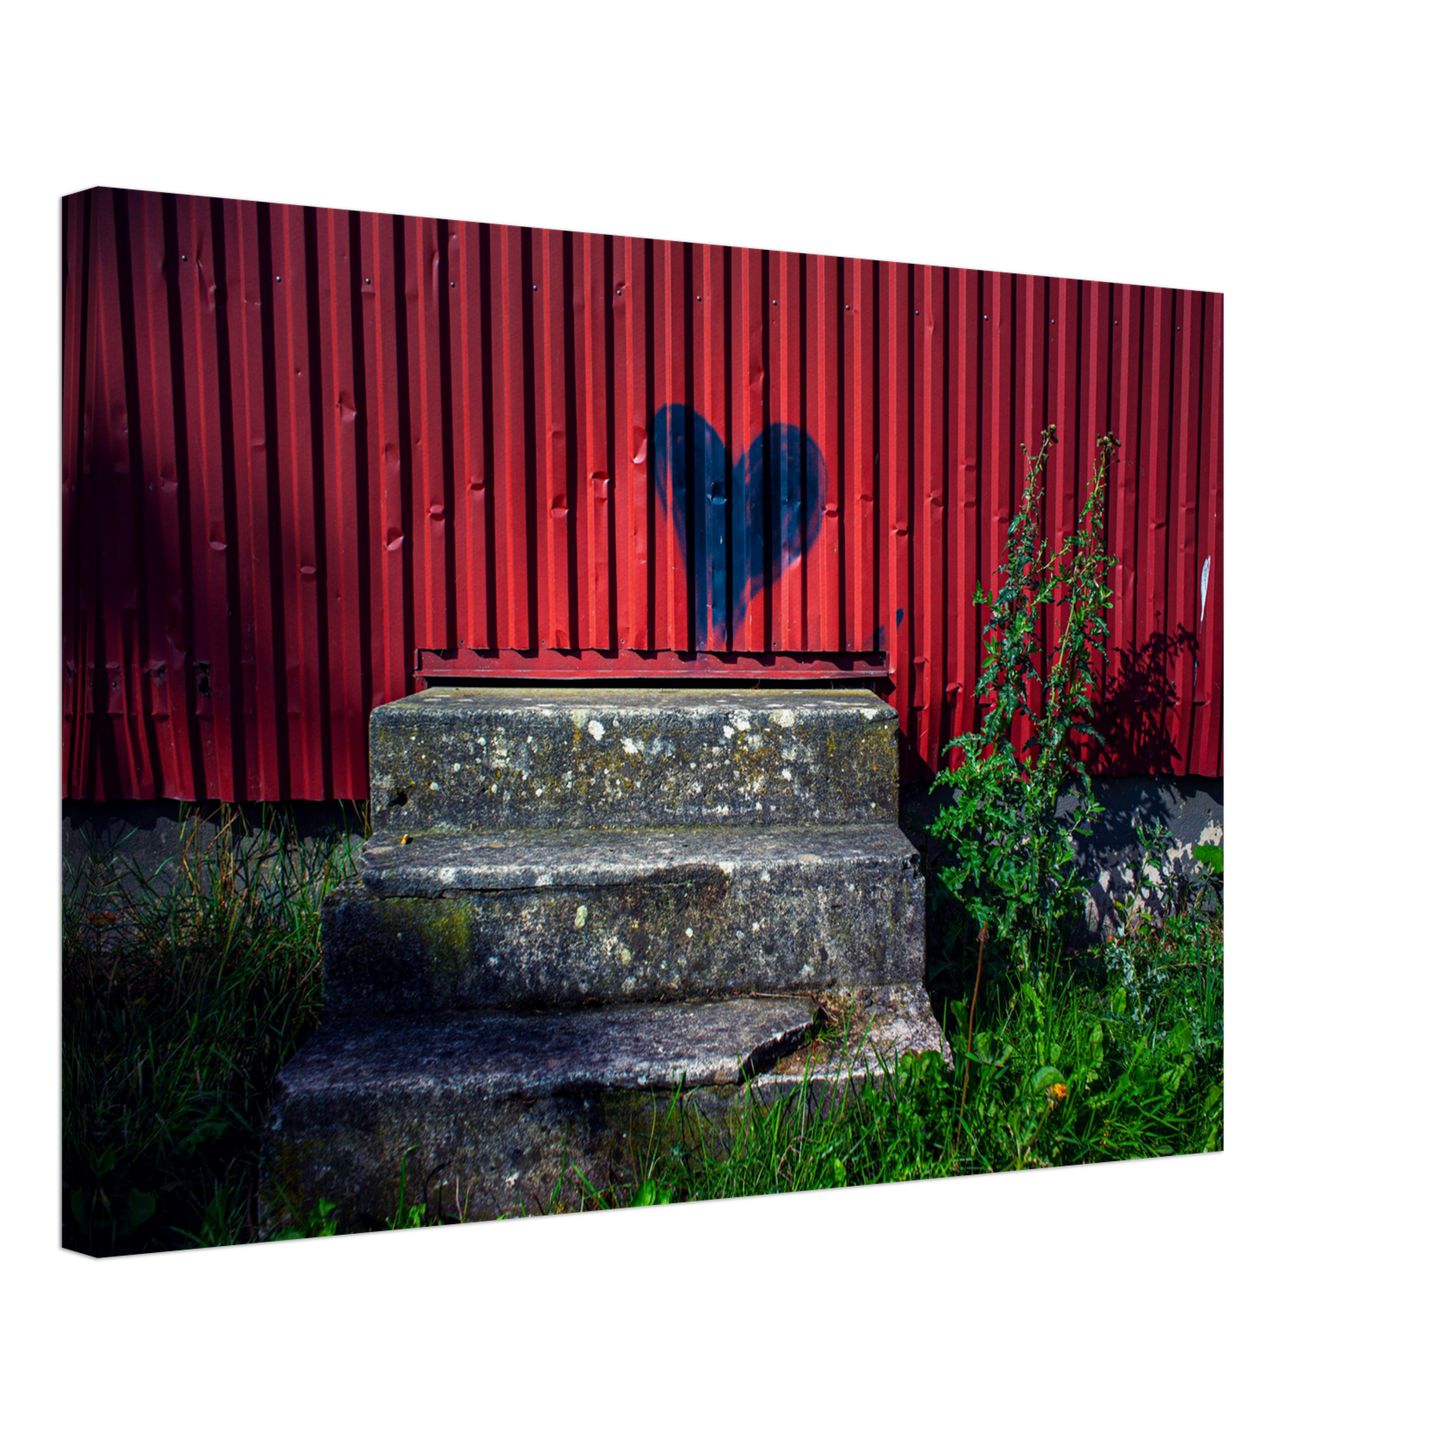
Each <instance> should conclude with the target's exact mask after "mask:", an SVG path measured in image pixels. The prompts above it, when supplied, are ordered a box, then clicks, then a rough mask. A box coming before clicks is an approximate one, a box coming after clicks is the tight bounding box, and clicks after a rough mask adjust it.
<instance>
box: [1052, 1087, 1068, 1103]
mask: <svg viewBox="0 0 1445 1445" xmlns="http://www.w3.org/2000/svg"><path fill="white" fill-rule="evenodd" d="M1049 1093H1050V1094H1052V1095H1053V1096H1054V1098H1055V1099H1056V1100H1058V1099H1067V1098H1068V1097H1069V1086H1068V1085H1067V1084H1050V1085H1049Z"/></svg>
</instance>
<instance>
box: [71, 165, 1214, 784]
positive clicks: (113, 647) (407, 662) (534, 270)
mask: <svg viewBox="0 0 1445 1445" xmlns="http://www.w3.org/2000/svg"><path fill="white" fill-rule="evenodd" d="M62 251H63V255H62V266H63V283H64V284H63V297H64V301H63V311H62V329H63V358H62V360H63V371H62V378H63V379H62V386H63V393H64V394H63V412H62V418H63V421H62V424H63V429H64V434H63V438H62V459H61V496H62V531H63V543H62V546H63V573H62V634H63V678H62V685H63V688H64V723H63V725H64V739H63V741H64V767H65V779H64V789H65V795H66V796H67V797H70V798H86V799H96V800H102V799H120V798H150V797H172V798H192V799H202V798H207V799H236V800H240V799H255V800H261V799H274V800H286V799H316V798H335V797H343V798H344V797H361V796H364V795H365V792H366V787H367V760H366V737H367V734H366V718H367V715H368V713H369V712H370V710H371V709H372V708H373V707H375V706H376V705H378V704H380V703H383V702H387V701H391V700H393V699H395V698H397V697H400V696H403V695H405V694H407V693H409V692H412V691H414V690H415V689H416V688H417V687H418V686H419V685H421V682H422V679H423V678H424V677H425V676H427V675H430V676H434V677H438V678H441V677H448V678H452V679H455V678H465V677H468V676H475V677H485V678H486V679H487V680H488V681H489V682H492V683H494V682H495V681H496V680H497V679H499V678H503V679H504V678H507V677H523V676H536V677H549V678H558V677H563V676H573V677H597V678H610V679H619V678H626V677H635V678H648V677H655V678H658V679H661V680H681V679H686V678H689V677H692V678H698V679H719V680H733V681H735V682H738V681H742V680H744V679H746V681H748V682H752V681H756V680H761V679H767V678H775V679H778V680H783V679H791V680H798V679H804V678H816V679H820V680H827V679H830V678H837V679H842V678H846V677H850V676H851V677H853V678H855V679H860V678H861V679H867V680H868V683H869V685H871V686H874V687H875V688H876V689H877V690H878V691H879V692H880V693H881V694H882V695H883V696H885V697H886V698H887V699H888V700H889V701H890V702H891V703H892V704H893V705H894V707H896V708H897V709H898V713H899V718H900V723H901V726H902V728H903V733H904V767H905V776H918V775H920V774H922V773H925V772H926V771H927V770H928V769H929V768H931V767H934V766H936V765H937V763H938V761H939V752H940V748H941V746H942V744H944V743H945V742H946V741H947V740H948V739H949V738H951V737H953V736H955V735H956V734H958V733H960V732H963V731H965V730H967V729H969V728H971V727H973V726H974V725H976V723H977V722H978V720H979V709H978V704H977V703H976V701H975V700H974V697H973V688H974V683H975V679H976V677H977V673H978V668H979V662H980V654H981V648H982V628H981V623H982V618H981V615H980V611H979V609H978V608H976V607H974V606H973V605H972V601H971V599H972V596H973V592H974V589H975V587H976V585H977V584H978V583H979V582H980V581H984V582H985V583H987V582H988V580H989V578H990V577H991V575H992V573H993V571H994V569H995V568H996V567H997V566H998V564H999V561H1000V560H1001V558H1002V556H1003V550H1004V541H1005V534H1006V530H1007V526H1008V520H1009V517H1010V515H1011V512H1012V508H1013V504H1014V501H1015V499H1016V498H1017V495H1018V491H1019V487H1020V483H1021V479H1022V475H1023V464H1022V453H1021V451H1020V444H1021V443H1025V444H1027V445H1029V446H1033V445H1034V444H1035V443H1036V441H1037V438H1038V434H1039V432H1040V430H1041V429H1042V428H1043V426H1044V425H1045V424H1046V423H1047V422H1049V421H1053V422H1056V423H1057V424H1058V426H1059V429H1060V434H1061V445H1060V447H1059V449H1058V451H1057V452H1056V453H1055V459H1054V461H1053V462H1052V463H1051V465H1050V472H1049V483H1048V485H1049V493H1048V504H1047V519H1048V526H1049V530H1050V533H1051V535H1052V537H1053V539H1054V541H1055V542H1057V541H1059V540H1060V539H1061V538H1062V537H1063V536H1064V535H1065V534H1066V533H1067V532H1068V531H1069V530H1071V529H1072V527H1073V525H1074V523H1075V520H1076V517H1077V512H1078V508H1079V506H1080V505H1081V503H1082V499H1083V491H1084V484H1085V481H1086V479H1087V477H1088V474H1089V470H1090V463H1091V461H1092V456H1093V439H1094V437H1095V436H1096V435H1097V434H1098V433H1100V432H1102V431H1104V430H1105V429H1106V428H1111V429H1112V430H1113V431H1114V432H1115V433H1116V434H1117V435H1118V436H1119V437H1120V438H1121V439H1122V441H1123V452H1122V456H1121V461H1120V462H1119V464H1118V466H1117V467H1116V469H1115V473H1114V478H1113V484H1112V489H1111V495H1110V505H1109V516H1108V537H1109V550H1110V551H1111V552H1112V553H1114V554H1115V555H1116V556H1118V557H1119V559H1120V562H1119V565H1118V567H1117V568H1116V569H1115V570H1114V573H1113V578H1112V580H1113V585H1114V589H1115V596H1116V605H1115V611H1114V613H1113V615H1112V628H1113V633H1112V643H1113V645H1112V648H1111V652H1110V658H1109V664H1108V677H1107V684H1106V690H1105V696H1104V698H1103V706H1102V709H1101V722H1102V726H1103V731H1104V732H1105V735H1106V737H1107V738H1108V748H1107V750H1106V751H1105V753H1104V754H1103V755H1102V756H1101V757H1100V758H1098V759H1096V762H1097V763H1098V765H1099V766H1100V767H1101V769H1102V770H1104V771H1108V772H1114V773H1137V772H1149V771H1153V772H1164V773H1175V774H1186V773H1193V774H1203V775H1206V776H1216V775H1218V774H1219V773H1220V771H1221V767H1222V763H1221V739H1222V730H1223V636H1222V624H1223V580H1224V562H1223V550H1222V547H1223V533H1222V513H1223V451H1222V442H1223V412H1222V378H1223V360H1222V358H1223V349H1222V348H1223V341H1222V326H1223V302H1222V298H1221V297H1220V296H1218V295H1216V294H1212V293H1203V292H1191V291H1172V290H1167V289H1161V288H1155V287H1140V286H1126V285H1117V284H1109V283H1103V282H1082V281H1065V280H1057V279H1054V278H1049V277H1037V276H1016V275H1010V274H1007V273H999V272H981V271H972V270H959V269H954V268H947V267H934V266H923V265H903V264H898V263H885V262H873V261H863V260H857V259H852V258H839V257H833V256H813V255H806V256H805V255H798V254H795V253H788V252H776V251H756V250H749V249H744V248H739V247H729V246H715V245H692V244H684V243H680V242H664V241H649V240H643V239H638V238H633V237H616V236H601V235H587V234H581V233H571V232H560V231H542V230H529V229H526V228H517V227H503V226H487V225H480V224H476V223H473V222H455V221H446V220H435V219H425V218H418V217H408V216H390V215H378V214H372V213H364V212H352V211H331V210H324V209H322V210H318V209H313V208H310V207H294V206H279V205H267V204H265V203H257V202H241V201H226V200H218V199H211V198H203V197H193V196H171V195H159V194H154V193H145V192H127V191H113V190H105V189H97V190H93V191H87V192H83V193H80V194H78V195H75V196H70V197H67V198H66V200H65V201H64V203H63V218H62Z"/></svg>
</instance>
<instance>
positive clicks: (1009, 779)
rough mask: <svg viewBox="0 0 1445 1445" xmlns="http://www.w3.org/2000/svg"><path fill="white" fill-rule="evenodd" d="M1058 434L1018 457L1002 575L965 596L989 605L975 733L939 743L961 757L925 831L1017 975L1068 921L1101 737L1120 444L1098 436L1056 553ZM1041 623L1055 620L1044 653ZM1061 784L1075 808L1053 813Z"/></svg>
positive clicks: (948, 881)
mask: <svg viewBox="0 0 1445 1445" xmlns="http://www.w3.org/2000/svg"><path fill="white" fill-rule="evenodd" d="M1057 439H1058V429H1057V427H1055V426H1054V425H1052V424H1050V425H1049V426H1048V427H1046V428H1045V429H1044V431H1043V434H1042V438H1041V442H1040V446H1039V450H1038V452H1037V453H1035V454H1033V455H1028V454H1027V452H1026V456H1025V460H1026V463H1027V468H1026V473H1025V478H1024V490H1023V496H1022V498H1021V501H1020V505H1019V509H1018V511H1017V513H1016V514H1015V516H1014V517H1013V519H1012V521H1011V522H1010V523H1009V529H1008V539H1007V547H1006V554H1005V560H1004V562H1003V564H1002V565H1001V567H1000V568H999V572H1000V576H1001V579H1002V580H1001V582H1000V585H999V587H998V589H997V590H996V591H994V592H991V593H990V592H988V591H986V590H985V589H984V587H983V586H982V584H980V585H979V587H978V589H977V592H976V594H975V597H974V601H975V603H976V604H977V605H979V606H982V607H986V608H987V609H988V623H987V626H986V628H985V632H984V637H985V644H986V648H987V651H986V655H985V658H984V663H983V666H982V668H981V670H980V675H979V681H978V687H977V696H978V697H979V699H980V700H981V701H983V703H984V704H985V708H986V711H985V714H984V717H983V723H982V727H981V729H980V731H979V732H977V733H973V734H967V735H964V736H962V737H958V738H955V739H953V741H952V742H950V743H949V744H948V745H947V748H946V750H945V751H946V752H955V751H956V752H957V753H958V754H959V755H960V757H959V759H958V761H956V762H955V764H954V766H952V767H951V768H947V769H945V770H943V771H942V772H940V773H939V775H938V777H937V779H936V780H935V782H934V787H935V788H942V789H946V790H948V792H949V793H950V795H951V798H950V801H949V803H948V804H946V805H945V806H944V808H943V809H942V810H941V811H940V812H939V814H938V816H937V818H936V819H935V820H934V822H933V823H932V824H931V825H930V832H931V833H932V835H933V836H934V837H935V838H937V839H938V840H939V841H940V842H942V843H943V844H944V847H945V850H946V854H947V861H946V863H945V864H944V866H943V867H942V868H941V869H940V870H939V872H938V875H937V876H938V880H939V882H940V883H941V884H942V885H943V887H944V888H945V889H946V890H947V891H948V893H949V894H950V895H951V896H952V897H953V898H954V899H955V900H956V902H957V905H958V906H959V908H960V909H961V911H962V913H963V915H964V917H965V918H966V919H967V920H968V922H969V923H971V924H972V927H973V932H974V936H975V937H979V938H983V937H985V936H986V937H987V938H988V939H989V940H991V942H992V945H993V947H994V948H995V949H996V950H997V951H999V952H1000V953H1002V954H1003V955H1004V957H1005V958H1007V959H1008V960H1011V961H1015V962H1018V963H1020V964H1022V965H1024V966H1025V967H1027V966H1029V965H1030V964H1035V963H1038V962H1039V961H1040V960H1042V959H1043V958H1045V957H1047V956H1048V954H1049V953H1050V951H1051V949H1052V948H1054V947H1055V946H1056V945H1057V944H1058V943H1059V942H1060V941H1061V940H1062V939H1063V938H1065V937H1066V936H1067V933H1068V930H1069V928H1070V927H1071V926H1072V924H1073V922H1074V920H1075V918H1076V917H1077V913H1078V909H1079V906H1080V902H1081V897H1080V890H1079V886H1078V874H1077V869H1076V867H1075V861H1074V860H1075V849H1074V838H1075V836H1076V835H1078V834H1081V833H1087V832H1088V831H1089V828H1090V825H1091V823H1092V821H1093V819H1094V818H1095V817H1097V816H1098V814H1099V812H1100V811H1101V810H1100V807H1099V804H1098V803H1097V802H1096V800H1095V799H1094V795H1093V789H1092V786H1091V783H1090V779H1089V774H1088V771H1087V769H1086V768H1085V767H1084V765H1083V762H1082V760H1081V757H1080V753H1079V748H1078V740H1079V739H1082V738H1084V737H1094V738H1098V737H1099V733H1098V731H1097V729H1096V728H1095V727H1094V725H1093V722H1092V719H1093V716H1094V703H1095V697H1096V695H1097V692H1098V687H1099V682H1100V678H1101V676H1102V667H1103V657H1104V648H1105V646H1106V644H1107V639H1108V623H1107V619H1106V617H1105V613H1106V612H1107V611H1108V610H1109V609H1110V607H1111V606H1112V605H1113V604H1112V594H1111V590H1110V588H1109V584H1108V580H1107V573H1108V569H1109V567H1110V566H1111V565H1113V563H1114V562H1115V560H1116V559H1115V558H1112V557H1110V556H1109V555H1108V554H1107V553H1106V552H1105V551H1104V505H1105V500H1106V496H1107V480H1108V471H1109V466H1110V465H1111V463H1112V462H1113V460H1114V457H1115V456H1116V455H1117V453H1118V450H1119V443H1118V441H1117V439H1116V438H1115V437H1114V436H1113V434H1112V433H1107V432H1106V433H1105V434H1104V435H1103V436H1101V437H1100V438H1099V439H1098V451H1097V455H1096V461H1095V466H1094V472H1093V476H1092V478H1091V480H1090V484H1089V490H1088V494H1087V497H1086V500H1085V504H1084V508H1083V511H1082V512H1081V513H1080V514H1079V522H1078V527H1077V530H1075V531H1074V532H1073V533H1072V534H1070V535H1069V536H1068V537H1066V538H1065V539H1064V542H1063V545H1062V546H1060V547H1059V548H1058V549H1057V550H1055V549H1053V548H1052V547H1051V546H1050V545H1049V543H1048V540H1047V538H1046V537H1045V535H1044V471H1045V467H1046V466H1047V463H1048V457H1049V452H1050V450H1051V449H1052V448H1053V446H1054V444H1055V442H1056V441H1057ZM1051 617H1052V618H1055V619H1057V620H1058V625H1057V630H1056V640H1055V642H1054V644H1053V646H1052V648H1048V647H1047V645H1046V631H1045V629H1046V625H1047V623H1048V621H1049V620H1050V618H1051ZM1045 662H1046V666H1045ZM1016 738H1017V741H1015V739H1016ZM1069 788H1072V789H1073V790H1075V791H1076V792H1077V793H1078V799H1077V802H1076V804H1075V806H1073V807H1072V808H1071V809H1067V810H1065V811H1064V812H1063V813H1062V815H1061V813H1060V809H1059V801H1060V797H1061V795H1062V794H1063V793H1064V791H1065V790H1066V789H1069ZM980 967H982V963H981V962H980Z"/></svg>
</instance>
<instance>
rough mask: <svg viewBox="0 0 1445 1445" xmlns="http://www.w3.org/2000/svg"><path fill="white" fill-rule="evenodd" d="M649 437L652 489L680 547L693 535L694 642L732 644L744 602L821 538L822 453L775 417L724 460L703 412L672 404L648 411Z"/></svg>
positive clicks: (745, 607) (717, 648)
mask: <svg viewBox="0 0 1445 1445" xmlns="http://www.w3.org/2000/svg"><path fill="white" fill-rule="evenodd" d="M652 445H653V450H654V455H655V456H656V458H657V466H656V474H655V484H656V487H657V493H658V497H659V499H661V500H662V501H663V502H664V503H666V502H668V501H669V500H670V502H671V511H672V517H673V525H674V526H675V528H676V529H677V540H678V545H679V546H680V547H681V548H682V549H683V551H684V552H686V551H688V538H689V532H690V533H691V539H692V548H691V556H692V559H693V571H692V578H693V581H692V605H693V626H694V629H695V636H696V643H695V645H696V646H697V647H699V648H706V649H710V650H714V651H720V650H727V649H734V650H735V649H736V643H735V642H734V641H733V638H734V637H735V635H736V634H737V632H738V630H739V629H740V628H741V627H742V622H743V618H744V617H745V616H746V615H747V610H748V603H749V601H750V600H751V599H752V598H753V597H754V596H756V595H757V594H758V593H759V592H761V591H762V590H763V588H764V586H765V585H766V584H768V583H769V582H776V581H777V579H778V578H779V577H781V576H782V574H783V573H784V572H785V571H786V570H787V569H788V568H789V567H791V566H792V565H793V564H794V563H795V562H797V561H798V560H799V559H800V558H801V557H802V556H803V555H804V553H806V552H807V551H808V550H809V549H810V548H811V547H812V545H813V543H814V542H815V541H816V540H817V537H818V528H819V525H820V523H821V521H822V517H823V498H824V496H825V495H826V494H827V490H828V471H827V467H826V466H825V465H824V463H823V453H822V452H821V451H820V450H819V449H818V445H817V443H816V442H814V440H813V439H812V437H810V436H809V435H808V434H807V433H806V432H805V431H803V430H802V429H801V428H799V427H796V426H793V425H792V424H791V423H784V422H774V423H773V424H772V425H771V426H770V427H768V429H767V430H766V431H763V432H760V433H759V434H758V435H757V436H756V437H754V438H753V441H752V444H751V445H750V446H749V447H748V449H747V451H745V452H744V453H743V454H742V456H740V457H739V458H738V459H737V461H736V463H734V464H733V465H732V466H731V467H730V466H729V465H728V453H727V448H726V447H725V446H724V445H723V440H722V438H721V437H720V436H719V435H718V434H717V432H716V431H714V430H713V428H712V427H711V426H710V425H709V424H708V422H707V420H706V418H705V417H702V416H700V415H698V413H697V412H695V411H694V410H693V409H692V408H691V407H690V406H683V405H680V404H677V403H674V404H672V405H670V406H660V407H658V409H657V411H656V413H655V414H654V415H653V418H652ZM729 483H731V486H729ZM729 503H731V505H732V514H731V526H729V514H728V505H729Z"/></svg>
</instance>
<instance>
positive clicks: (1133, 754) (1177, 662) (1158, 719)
mask: <svg viewBox="0 0 1445 1445" xmlns="http://www.w3.org/2000/svg"><path fill="white" fill-rule="evenodd" d="M1114 655H1115V661H1116V667H1115V669H1114V670H1112V671H1111V672H1110V674H1109V675H1108V676H1107V677H1105V678H1104V680H1103V683H1102V685H1101V687H1100V690H1099V703H1098V710H1097V724H1098V729H1099V732H1100V734H1101V735H1102V736H1103V738H1104V739H1106V741H1105V743H1104V744H1103V748H1102V757H1101V761H1103V762H1105V763H1107V764H1108V765H1109V766H1110V767H1111V768H1112V769H1113V771H1115V772H1118V773H1169V772H1172V771H1173V770H1174V764H1175V762H1176V761H1177V759H1178V758H1179V748H1178V746H1177V744H1176V742H1175V724H1174V723H1173V722H1171V719H1173V718H1177V716H1178V713H1179V688H1178V686H1177V685H1176V683H1175V681H1174V679H1175V676H1176V675H1177V674H1178V672H1179V670H1180V669H1181V668H1182V667H1186V666H1187V667H1188V668H1190V669H1191V670H1192V669H1193V668H1194V667H1196V666H1197V665H1198V661H1199V639H1198V637H1197V635H1196V634H1195V633H1194V632H1191V631H1190V630H1188V629H1187V628H1186V627H1185V626H1184V624H1183V623H1182V622H1181V623H1179V624H1178V625H1177V627H1176V628H1175V630H1174V632H1173V633H1168V632H1163V631H1159V630H1156V631H1154V632H1151V633H1150V634H1149V636H1148V637H1147V638H1146V639H1145V640H1144V641H1143V642H1142V643H1138V642H1131V643H1130V644H1129V645H1128V646H1127V647H1121V648H1117V649H1115V654H1114Z"/></svg>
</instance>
